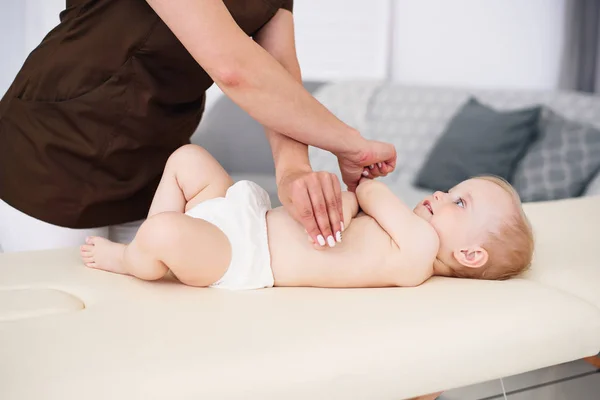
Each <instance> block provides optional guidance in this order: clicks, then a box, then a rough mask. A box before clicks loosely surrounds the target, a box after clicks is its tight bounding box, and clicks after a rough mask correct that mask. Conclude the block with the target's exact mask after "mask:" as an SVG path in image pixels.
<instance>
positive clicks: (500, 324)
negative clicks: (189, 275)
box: [0, 197, 600, 400]
mask: <svg viewBox="0 0 600 400" xmlns="http://www.w3.org/2000/svg"><path fill="white" fill-rule="evenodd" d="M599 209H600V198H598V197H596V198H593V197H588V198H580V199H571V200H565V201H559V202H550V203H534V204H528V205H526V211H527V213H528V215H529V216H530V218H531V220H532V222H533V225H534V229H535V231H536V239H537V251H536V256H535V260H534V266H533V268H532V270H531V271H530V272H529V273H527V274H526V275H525V276H524V277H523V278H519V279H513V280H510V281H506V282H485V281H470V280H458V279H445V278H434V279H431V280H430V281H428V282H426V283H425V284H423V285H422V286H420V287H417V288H393V289H349V290H346V289H343V290H342V289H310V288H275V289H265V290H256V291H243V292H230V291H224V290H219V289H202V288H191V287H186V286H184V285H182V284H178V283H176V282H174V281H171V280H163V281H159V282H144V281H140V280H137V279H135V278H131V277H125V276H120V275H115V274H110V273H106V272H103V271H97V270H92V269H87V268H85V267H84V266H83V265H82V264H81V263H80V261H79V259H78V252H77V249H66V250H56V251H47V252H31V253H16V254H4V255H0V399H3V400H16V399H19V400H21V399H47V400H51V399H52V400H54V399H56V400H75V399H78V400H79V399H86V400H95V399H102V400H104V399H112V400H120V399H123V400H125V399H127V400H132V399H241V398H243V399H402V398H408V397H411V396H415V395H419V394H425V393H430V392H435V391H438V390H445V389H451V388H455V387H459V386H464V385H468V384H473V383H477V382H481V381H485V380H490V379H495V378H499V377H503V376H508V375H513V374H517V373H521V372H525V371H528V370H532V369H537V368H541V367H545V366H549V365H554V364H558V363H563V362H567V361H571V360H575V359H579V358H582V357H586V356H590V355H594V354H596V353H598V351H600V261H599V260H600V258H599V256H598V253H597V251H596V250H594V246H597V245H598V244H600V215H599V213H598V210H599Z"/></svg>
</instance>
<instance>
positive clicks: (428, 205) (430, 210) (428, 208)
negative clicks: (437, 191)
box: [423, 200, 433, 215]
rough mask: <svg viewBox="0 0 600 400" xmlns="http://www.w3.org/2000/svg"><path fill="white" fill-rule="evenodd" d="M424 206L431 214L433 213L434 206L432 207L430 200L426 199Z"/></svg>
mask: <svg viewBox="0 0 600 400" xmlns="http://www.w3.org/2000/svg"><path fill="white" fill-rule="evenodd" d="M423 206H424V207H425V208H426V209H427V210H428V211H429V212H430V213H431V215H433V208H431V203H430V202H429V200H425V201H424V202H423Z"/></svg>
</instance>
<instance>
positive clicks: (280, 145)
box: [265, 57, 311, 182]
mask: <svg viewBox="0 0 600 400" xmlns="http://www.w3.org/2000/svg"><path fill="white" fill-rule="evenodd" d="M277 61H279V63H280V64H281V65H282V66H283V67H284V68H285V69H286V70H287V71H288V73H289V74H290V75H291V76H292V78H294V80H296V82H299V83H302V73H301V71H300V65H299V64H298V61H297V59H296V58H295V57H293V58H290V59H285V58H281V59H279V58H277ZM265 134H266V136H267V139H268V140H269V143H270V145H271V151H272V152H273V161H274V163H275V175H276V176H275V177H276V180H277V182H279V180H280V179H281V178H282V177H283V176H285V174H286V173H287V172H290V171H298V170H305V171H311V167H310V161H309V159H308V146H307V145H306V144H304V143H301V142H298V141H297V140H295V139H292V138H291V137H288V136H285V135H283V134H281V133H279V132H276V131H274V130H272V129H269V128H268V127H265Z"/></svg>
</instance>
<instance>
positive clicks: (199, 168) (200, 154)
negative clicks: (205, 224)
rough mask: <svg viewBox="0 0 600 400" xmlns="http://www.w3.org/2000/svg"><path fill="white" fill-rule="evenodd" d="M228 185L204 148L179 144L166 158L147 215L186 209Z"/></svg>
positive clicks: (221, 190) (227, 180) (221, 168)
mask: <svg viewBox="0 0 600 400" xmlns="http://www.w3.org/2000/svg"><path fill="white" fill-rule="evenodd" d="M232 184H233V181H232V180H231V177H230V176H229V175H228V174H227V172H226V171H225V170H224V169H223V167H222V166H221V164H219V163H218V162H217V160H215V159H214V157H213V156H211V155H210V153H209V152H208V151H206V150H205V149H203V148H202V147H200V146H196V145H193V144H188V145H185V146H182V147H180V148H179V149H177V150H175V151H174V152H173V154H171V156H170V157H169V159H168V160H167V164H166V165H165V170H164V172H163V175H162V178H161V180H160V183H159V185H158V188H157V190H156V193H155V195H154V199H153V200H152V205H151V206H150V211H149V212H148V216H149V217H151V216H153V215H155V214H158V213H161V212H165V211H177V212H180V213H183V212H186V211H187V210H189V209H190V208H192V207H193V206H195V205H196V204H198V203H200V202H202V201H204V200H208V199H212V198H215V197H221V196H224V195H225V193H226V192H227V189H228V188H229V187H230V186H231V185H232Z"/></svg>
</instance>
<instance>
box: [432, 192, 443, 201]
mask: <svg viewBox="0 0 600 400" xmlns="http://www.w3.org/2000/svg"><path fill="white" fill-rule="evenodd" d="M444 195H445V193H444V192H440V191H439V190H438V191H437V192H435V193H433V198H434V199H435V200H436V201H442V200H443V199H444Z"/></svg>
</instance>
